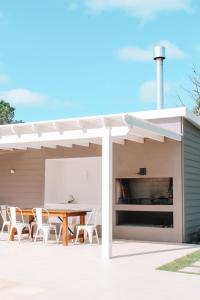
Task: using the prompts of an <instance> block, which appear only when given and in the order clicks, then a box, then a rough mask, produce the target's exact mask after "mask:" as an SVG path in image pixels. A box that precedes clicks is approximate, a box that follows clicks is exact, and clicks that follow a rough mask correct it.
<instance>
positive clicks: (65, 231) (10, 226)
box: [0, 205, 99, 246]
mask: <svg viewBox="0 0 200 300" xmlns="http://www.w3.org/2000/svg"><path fill="white" fill-rule="evenodd" d="M0 216H1V219H2V220H1V221H2V227H1V232H2V234H3V233H4V232H5V231H6V230H7V233H8V240H9V241H14V240H15V237H16V238H17V240H18V242H19V243H20V241H21V239H22V238H25V236H26V237H28V239H29V240H30V241H34V242H37V241H38V240H39V239H40V240H41V239H42V240H43V242H44V244H47V243H48V241H49V240H50V239H51V238H52V237H53V236H54V241H55V242H56V243H60V242H62V244H63V246H67V245H68V244H69V242H70V241H71V242H73V243H74V244H77V243H84V241H85V240H86V239H87V237H88V240H89V243H90V244H92V243H93V237H96V241H97V243H98V244H99V236H98V231H97V223H96V219H97V218H96V216H97V212H96V210H95V209H93V210H69V209H67V210H65V209H46V208H43V207H40V208H19V207H14V206H6V205H1V206H0Z"/></svg>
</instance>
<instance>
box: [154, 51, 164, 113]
mask: <svg viewBox="0 0 200 300" xmlns="http://www.w3.org/2000/svg"><path fill="white" fill-rule="evenodd" d="M164 59H165V47H161V46H156V47H155V48H154V60H155V61H156V85H157V109H163V108H164V83H163V60H164Z"/></svg>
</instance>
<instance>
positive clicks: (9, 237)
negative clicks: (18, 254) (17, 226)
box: [8, 226, 14, 241]
mask: <svg viewBox="0 0 200 300" xmlns="http://www.w3.org/2000/svg"><path fill="white" fill-rule="evenodd" d="M13 230H14V228H13V227H12V226H10V232H9V235H8V240H9V241H10V240H11V236H12V231H13Z"/></svg>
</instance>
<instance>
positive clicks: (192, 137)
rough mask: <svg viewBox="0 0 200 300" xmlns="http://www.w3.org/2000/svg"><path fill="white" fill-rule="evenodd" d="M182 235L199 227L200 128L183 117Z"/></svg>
mask: <svg viewBox="0 0 200 300" xmlns="http://www.w3.org/2000/svg"><path fill="white" fill-rule="evenodd" d="M183 131H184V142H183V157H184V185H185V190H184V212H185V213H184V219H185V221H184V223H185V224H184V236H185V241H186V242H190V241H191V235H192V233H193V232H196V231H197V230H198V229H200V130H199V129H197V128H196V127H194V126H193V125H192V124H190V123H189V122H188V121H186V120H185V119H184V121H183Z"/></svg>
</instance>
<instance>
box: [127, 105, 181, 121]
mask: <svg viewBox="0 0 200 300" xmlns="http://www.w3.org/2000/svg"><path fill="white" fill-rule="evenodd" d="M186 111H187V109H186V107H176V108H167V109H157V110H147V111H139V112H130V113H128V114H129V115H131V116H133V117H137V118H140V119H142V120H151V119H165V118H174V117H185V116H186Z"/></svg>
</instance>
